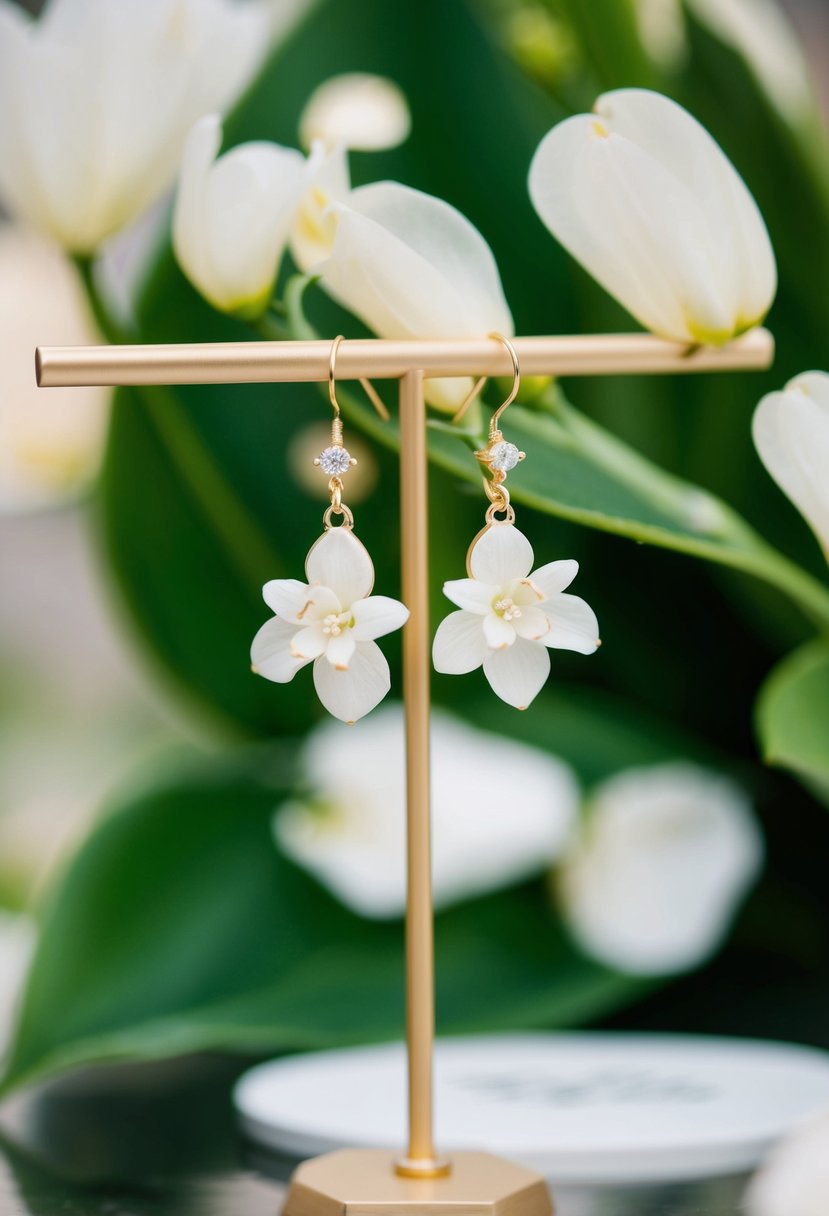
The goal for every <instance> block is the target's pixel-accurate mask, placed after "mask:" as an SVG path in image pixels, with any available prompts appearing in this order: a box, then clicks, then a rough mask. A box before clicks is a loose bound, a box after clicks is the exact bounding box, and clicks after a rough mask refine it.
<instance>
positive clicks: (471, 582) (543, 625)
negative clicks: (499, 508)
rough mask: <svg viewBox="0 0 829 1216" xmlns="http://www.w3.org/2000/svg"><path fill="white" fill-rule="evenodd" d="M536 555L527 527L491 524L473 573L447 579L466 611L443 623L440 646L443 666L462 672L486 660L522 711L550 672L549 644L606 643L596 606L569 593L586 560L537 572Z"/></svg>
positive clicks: (586, 649) (436, 650) (474, 555)
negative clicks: (524, 530) (600, 627)
mask: <svg viewBox="0 0 829 1216" xmlns="http://www.w3.org/2000/svg"><path fill="white" fill-rule="evenodd" d="M533 560H534V558H533V550H532V545H531V544H530V542H529V541H528V540H527V538H526V536H524V534H523V532H519V531H518V529H517V528H516V527H515V526H514V525H513V524H509V523H495V524H491V525H490V526H489V528H487V530H486V531H485V532H484V533H483V535H482V536H481V537H480V539H479V540H478V541H477V542H476V543H475V545H474V546H473V549H472V552H471V554H470V557H469V570H470V573H471V575H472V577H471V578H459V579H454V580H452V581H450V582H447V583H444V584H443V594H444V595H445V596H446V597H447V599H450V600H451V601H452V603H453V604H457V605H458V608H459V609H460V611H458V612H450V614H449V616H447V617H446V618H445V619H444V620H442V621H441V623H440V625H439V626H438V630H437V633H436V634H435V641H434V645H433V647H432V657H433V660H434V664H435V670H436V671H440V672H443V673H444V674H445V675H453V676H456V675H463V674H465V673H466V672H468V671H476V670H477V669H478V668H479V667H480V666H481V665H483V669H484V675H485V676H486V678H487V680H488V681H489V684H490V686H491V688H492V691H493V692H494V693H496V695H497V696H499V697H500V698H501V700H502V701H506V702H507V704H508V705H514V706H515V708H516V709H526V708H527V706H528V705H529V704H530V702H531V701H532V700H533V698H534V697H535V696H537V694H538V693H539V692H540V690H541V688H542V686H543V684H544V681H545V680H546V679H547V676H548V675H549V674H550V656H549V653H548V648H553V649H555V650H576V651H578V652H579V653H580V654H592V653H593V652H594V650H596V648H597V647H598V645H599V626H598V622H597V620H596V614H595V613H594V611H593V609H592V608H591V607H590V606H589V605H588V604H587V603H585V601H584V600H582V599H579V597H578V596H577V595H565V594H564V589H565V587H569V585H570V583H572V581H573V579H574V578H575V577H576V575H577V574H578V570H579V564H578V562H575V561H558V562H548V563H547V565H546V566H541V567H540V568H539V569H538V570H533V571H532V573H530V571H531V570H532V565H533Z"/></svg>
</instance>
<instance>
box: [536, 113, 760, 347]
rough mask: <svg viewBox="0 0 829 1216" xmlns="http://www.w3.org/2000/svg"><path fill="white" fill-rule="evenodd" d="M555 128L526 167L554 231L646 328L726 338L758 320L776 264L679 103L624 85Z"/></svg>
mask: <svg viewBox="0 0 829 1216" xmlns="http://www.w3.org/2000/svg"><path fill="white" fill-rule="evenodd" d="M597 112H598V117H595V116H593V115H578V116H576V117H574V118H571V119H567V120H565V121H564V122H563V123H560V124H559V125H558V126H557V127H555V128H554V129H553V130H552V131H551V132H549V134H548V135H547V136H546V137H545V139H544V140H543V141H542V143H541V144H540V146H539V148H538V150H537V152H536V154H535V157H534V159H533V163H532V166H531V169H530V193H531V195H532V199H533V203H534V204H535V207H536V210H537V211H538V213H539V215H540V216H541V218H542V219H543V220H544V222H545V223H546V225H547V227H548V228H549V229H550V231H551V232H552V233H553V234H554V235H555V236H556V237H557V238H558V240H559V241H560V242H561V243H562V244H563V245H564V247H565V248H566V249H567V250H568V251H569V252H570V253H571V254H572V255H573V256H574V257H576V258H578V260H579V261H580V262H581V263H582V264H583V265H584V266H585V267H586V269H587V270H588V271H589V272H590V273H591V274H592V275H593V277H594V278H596V279H597V280H598V282H600V283H601V284H602V286H604V287H605V288H606V290H608V291H609V292H610V293H611V294H612V295H614V296H616V298H617V299H618V300H620V301H621V303H622V304H624V306H625V307H626V308H627V309H628V310H629V311H630V312H631V313H633V315H634V316H635V317H636V318H637V319H638V320H639V321H641V322H642V324H643V325H645V326H646V327H647V328H649V329H652V330H653V331H654V332H656V333H659V334H662V335H664V336H666V337H671V338H675V339H676V340H679V341H689V342H712V343H718V342H724V341H726V340H728V339H729V338H730V337H732V336H733V335H734V333H735V332H739V331H740V330H742V329H745V328H748V327H749V326H750V325H752V324H754V323H756V322H757V321H759V320H760V319H761V318H762V316H763V315H765V312H766V311H767V310H768V308H769V306H770V304H771V300H772V298H773V296H774V291H775V286H776V271H775V266H774V256H773V253H772V251H771V245H770V243H769V240H768V235H767V233H766V231H765V226H764V225H763V221H762V218H761V216H760V214H759V211H758V210H757V207H756V204H755V203H754V201H753V199H752V198H751V196H750V194H749V193H748V191H747V189H746V187H745V185H744V183H743V182H742V180H741V179H740V177H739V176H738V174H737V173H736V171H735V170H734V168H733V166H732V165H731V164H730V162H729V161H728V160H727V159H726V158H725V156H724V155H723V153H722V152H721V151H720V149H719V148H718V147H717V145H716V144H715V143H714V141H713V140H712V139H711V137H710V136H709V135H708V134H707V132H706V131H705V130H704V129H703V128H702V127H701V126H700V125H699V123H697V122H696V120H695V119H693V118H692V117H691V115H690V114H688V113H687V112H686V111H685V110H683V109H682V107H681V106H678V105H676V103H674V102H671V101H669V99H667V98H664V97H661V96H660V95H659V94H655V93H648V92H646V91H644V90H619V91H617V92H614V93H610V94H607V95H605V96H604V97H602V98H600V99H599V102H598V103H597Z"/></svg>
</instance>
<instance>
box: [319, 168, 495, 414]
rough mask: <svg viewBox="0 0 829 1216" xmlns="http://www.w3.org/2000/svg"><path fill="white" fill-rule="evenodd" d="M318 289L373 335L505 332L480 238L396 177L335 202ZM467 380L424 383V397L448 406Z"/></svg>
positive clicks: (450, 210) (455, 214)
mask: <svg viewBox="0 0 829 1216" xmlns="http://www.w3.org/2000/svg"><path fill="white" fill-rule="evenodd" d="M333 212H334V216H335V219H336V233H335V236H334V245H333V248H332V250H331V255H330V257H329V258H328V260H327V261H325V262H323V263H322V265H321V266H320V267H318V269H319V271H320V273H321V274H322V284H323V286H324V287H325V288H326V290H327V291H328V292H329V293H330V294H331V295H332V296H333V297H334V299H336V300H338V301H339V303H340V304H342V305H343V306H344V307H345V308H347V309H349V310H350V311H351V312H353V313H354V314H355V315H356V316H358V317H359V318H360V320H361V321H363V322H365V324H366V325H368V326H369V328H370V329H373V330H374V332H375V333H376V334H377V335H378V336H379V337H381V338H460V337H480V336H481V335H482V334H487V333H489V332H491V331H493V330H496V331H498V332H500V333H503V334H511V333H512V332H513V323H512V316H511V315H510V311H509V307H508V305H507V302H506V300H505V299H504V292H503V288H502V286H501V279H500V276H499V274H498V267H497V266H496V264H495V259H494V257H493V256H492V251H491V250H490V248H489V246H488V245H487V243H486V241H485V240H484V238H483V237H482V236H481V234H480V233H479V232H478V230H477V228H474V227H473V225H472V224H470V222H469V220H467V219H466V218H465V217H464V216H463V215H461V213H460V212H459V211H457V210H456V209H455V208H454V207H452V206H450V204H449V203H446V202H444V201H443V200H442V199H439V198H434V197H432V195H429V194H422V193H421V192H420V191H419V190H412V189H410V188H409V187H408V186H402V185H400V184H399V183H397V182H377V183H375V184H374V185H370V186H361V187H359V188H358V189H356V190H353V191H352V192H351V193H350V194H349V195H348V198H347V200H346V201H345V202H340V203H335V204H334V207H333ZM469 384H470V382H469V381H466V380H461V379H437V380H430V381H428V382H427V386H426V387H427V396H428V397H429V399H430V401H432V403H433V404H435V405H438V406H441V407H443V408H446V409H454V408H457V406H458V405H459V404H460V403H461V401H462V400H463V399H464V397H465V396H466V394H467V392H468V391H469Z"/></svg>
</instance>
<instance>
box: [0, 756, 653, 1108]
mask: <svg viewBox="0 0 829 1216" xmlns="http://www.w3.org/2000/svg"><path fill="white" fill-rule="evenodd" d="M252 763H253V766H254V767H256V768H259V769H261V768H262V767H263V754H262V753H259V752H257V753H255V755H254V757H253V758H252ZM271 767H272V768H273V767H275V768H276V771H277V772H278V771H280V769H281V771H282V772H284V773H285V774H286V777H287V775H288V772H287V770H286V769H285V765H284V760H283V762H282V763H281V764H279V763H275V762H271ZM284 781H285V778H283V779H282V780H278V781H277V782H276V783H273V782H270V783H265V782H263V781H261V780H257V779H255V778H253V777H246V776H244V774H243V772H241V770H240V768H239V766H238V765H237V766H236V767H235V768H234V771H232V772H219V773H214V774H213V775H212V776H200V777H192V778H185V779H182V780H181V781H180V782H179V783H177V784H173V785H170V786H167V787H165V788H163V789H161V790H158V791H155V792H152V793H149V794H147V795H145V796H143V797H139V798H137V799H136V800H135V801H133V802H132V803H131V804H129V805H128V806H126V807H125V808H124V809H122V810H121V811H120V812H118V813H117V814H115V815H113V816H112V817H111V818H109V819H107V820H106V821H104V822H103V823H102V824H101V825H100V826H99V827H98V828H97V829H96V830H95V831H94V832H93V834H92V835H91V837H90V838H89V839H88V840H87V841H86V843H85V844H84V845H83V846H82V848H81V850H80V852H79V854H78V855H77V857H76V858H75V860H74V863H73V864H72V865H71V867H70V868H69V870H68V872H67V874H66V875H65V877H64V879H63V881H62V882H61V883H60V885H59V887H58V888H57V890H56V891H55V892H54V894H53V896H52V898H51V899H50V901H49V903H48V906H47V907H46V908H45V911H44V914H43V917H42V927H41V937H40V943H39V947H38V950H37V955H36V958H35V961H34V966H33V970H32V974H31V977H30V981H29V985H28V989H27V992H26V995H25V1000H24V1004H23V1009H22V1013H21V1018H20V1022H19V1026H18V1030H17V1034H16V1038H15V1042H14V1045H13V1048H12V1052H11V1056H10V1059H9V1062H8V1067H7V1072H6V1076H5V1080H4V1082H3V1086H4V1088H5V1089H10V1088H13V1087H15V1086H18V1085H20V1084H22V1083H24V1082H30V1081H33V1080H35V1079H39V1078H43V1077H45V1076H48V1075H52V1074H55V1073H58V1072H62V1071H65V1070H67V1069H69V1068H73V1067H76V1066H79V1065H82V1064H90V1063H92V1062H101V1061H115V1060H146V1059H154V1058H162V1057H167V1056H172V1055H178V1054H182V1053H186V1052H192V1051H201V1050H208V1049H217V1050H219V1049H220V1050H227V1051H236V1052H242V1053H247V1052H264V1051H278V1050H286V1049H298V1048H310V1047H323V1046H330V1045H335V1044H342V1043H353V1042H361V1041H368V1040H375V1039H384V1038H391V1037H396V1036H399V1035H401V1034H402V1031H403V962H402V946H403V933H402V925H401V924H400V923H399V922H392V923H383V922H371V921H365V920H363V919H361V918H359V917H357V916H356V915H354V914H352V913H351V912H349V911H348V910H347V909H345V908H344V907H342V906H341V905H340V904H339V903H337V902H335V901H334V899H332V898H331V897H330V896H329V895H327V894H326V893H325V892H324V891H323V890H322V889H321V888H320V887H319V886H318V885H317V884H316V883H315V882H313V881H312V880H311V879H310V878H308V877H307V876H306V875H305V874H303V873H302V872H300V871H299V870H298V869H297V868H295V867H294V866H292V865H291V864H289V863H288V862H287V861H286V860H285V859H284V858H283V857H281V856H280V855H279V853H278V852H277V850H276V848H275V846H274V843H273V841H272V838H271V832H270V819H271V815H272V812H273V809H274V807H275V805H276V804H277V803H278V802H279V801H280V799H281V798H282V797H284V791H285V784H284ZM437 976H438V993H439V997H438V1013H439V1023H440V1028H441V1030H442V1031H443V1032H444V1033H453V1032H461V1031H471V1030H484V1029H491V1028H497V1027H509V1026H513V1027H519V1026H537V1025H567V1024H574V1023H578V1022H581V1021H584V1020H587V1019H590V1018H593V1017H596V1016H598V1015H599V1014H601V1013H604V1012H606V1011H609V1010H610V1009H612V1008H614V1007H617V1006H618V1005H620V1004H624V1003H625V1002H626V1001H629V1000H630V999H632V998H633V997H634V996H635V995H637V994H638V993H640V992H641V991H642V990H643V987H642V985H641V984H640V983H638V982H636V981H633V980H631V979H628V978H625V977H622V976H619V975H617V974H615V973H613V972H610V971H607V970H606V969H605V968H603V967H601V966H599V965H597V964H594V963H592V962H590V961H589V960H587V959H585V958H583V957H582V956H580V955H579V954H578V953H577V952H576V951H575V949H574V948H573V947H572V946H571V945H570V943H569V942H568V940H567V939H566V937H565V935H564V934H563V932H562V929H561V927H560V925H559V923H558V922H557V920H556V918H555V916H554V913H553V911H552V909H551V907H550V904H549V900H548V896H547V894H546V891H545V887H544V884H543V883H542V882H536V883H531V884H527V885H526V886H523V887H520V888H518V889H514V890H512V891H509V892H503V893H499V894H496V895H492V896H488V897H485V898H481V899H477V900H474V901H472V902H469V903H467V904H464V905H460V906H457V907H455V908H452V909H450V910H448V911H446V912H445V913H444V914H442V915H440V916H439V917H438V924H437Z"/></svg>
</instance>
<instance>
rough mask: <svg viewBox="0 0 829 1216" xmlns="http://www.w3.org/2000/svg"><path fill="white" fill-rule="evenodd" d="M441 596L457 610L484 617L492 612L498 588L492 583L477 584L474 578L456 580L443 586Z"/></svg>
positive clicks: (451, 580)
mask: <svg viewBox="0 0 829 1216" xmlns="http://www.w3.org/2000/svg"><path fill="white" fill-rule="evenodd" d="M443 594H444V595H445V596H446V598H447V599H448V600H451V601H452V603H453V604H457V606H458V607H459V608H465V609H466V611H467V612H477V613H478V615H479V616H484V615H485V614H486V613H487V612H491V610H492V601H493V600H494V599H495V597H496V596H497V594H498V587H497V586H496V585H495V584H494V583H493V584H490V583H479V582H478V580H477V579H475V578H456V579H450V580H449V582H447V583H444V584H443Z"/></svg>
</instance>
